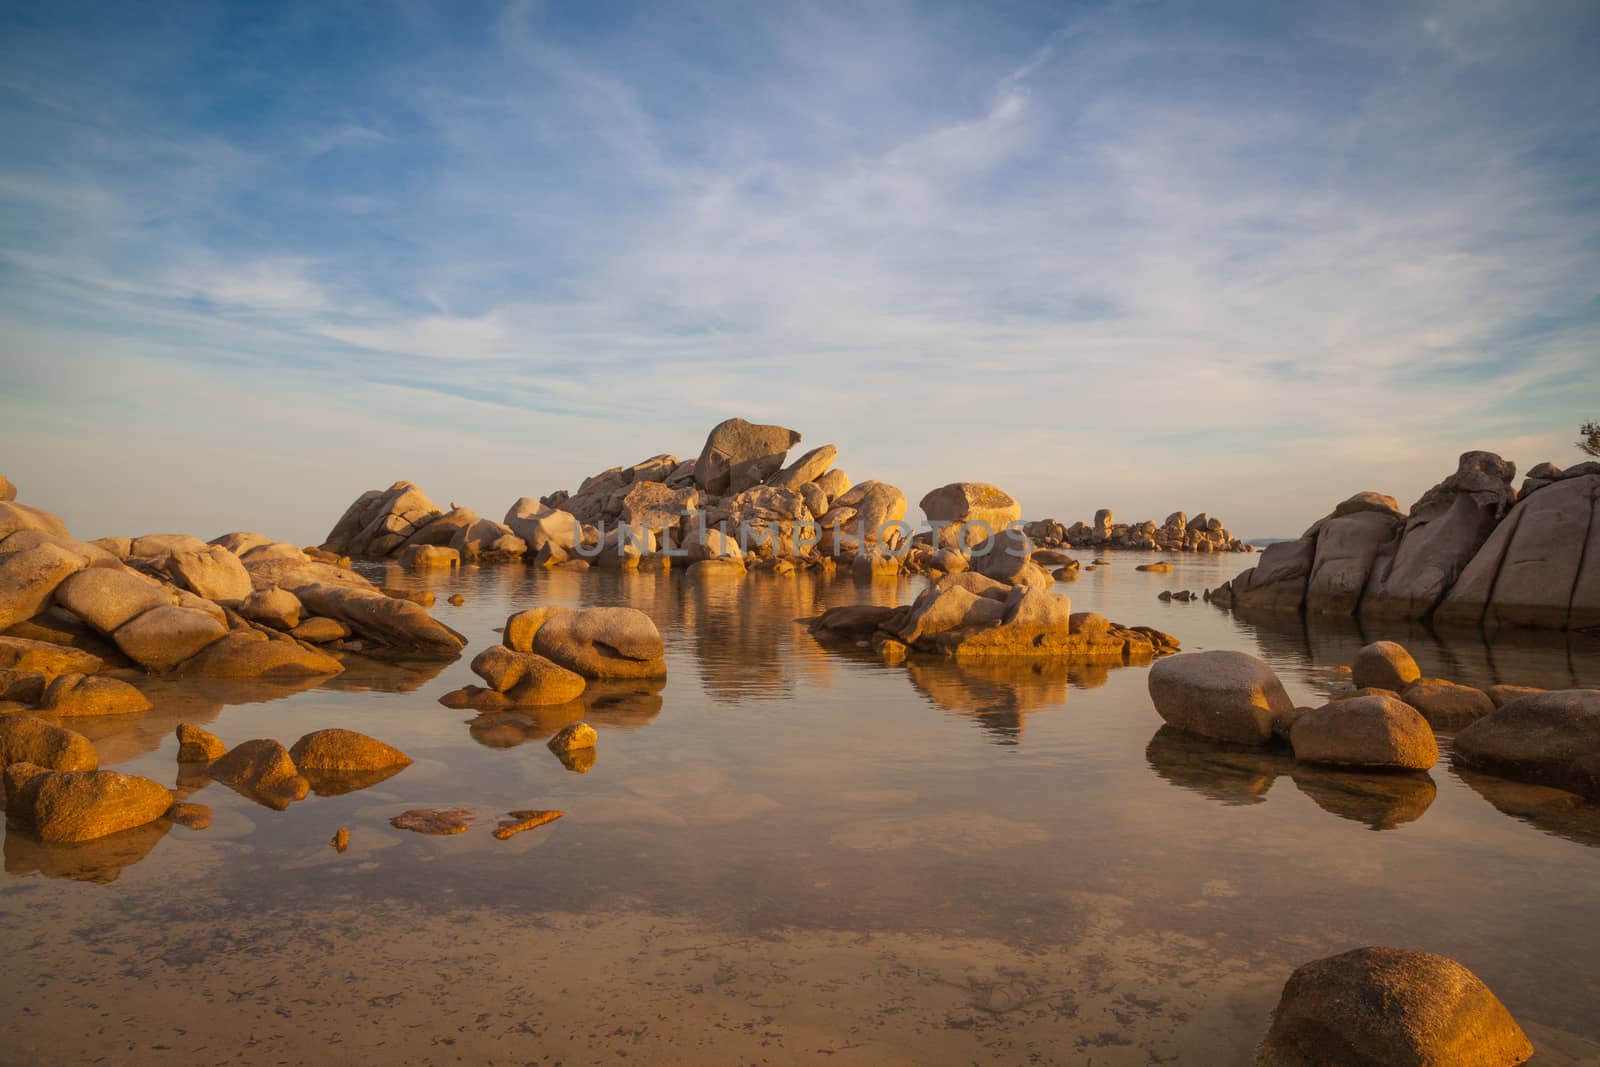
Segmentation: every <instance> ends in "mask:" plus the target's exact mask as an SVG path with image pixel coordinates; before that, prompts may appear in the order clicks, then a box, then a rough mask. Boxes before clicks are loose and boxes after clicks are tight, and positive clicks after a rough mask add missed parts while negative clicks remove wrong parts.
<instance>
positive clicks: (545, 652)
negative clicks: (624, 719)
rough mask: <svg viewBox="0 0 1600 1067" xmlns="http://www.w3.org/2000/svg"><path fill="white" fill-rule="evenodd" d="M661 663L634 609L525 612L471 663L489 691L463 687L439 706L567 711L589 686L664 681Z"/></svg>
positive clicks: (653, 635) (652, 636)
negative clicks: (560, 706) (619, 681)
mask: <svg viewBox="0 0 1600 1067" xmlns="http://www.w3.org/2000/svg"><path fill="white" fill-rule="evenodd" d="M665 655H666V648H665V645H664V644H663V643H662V640H661V633H660V631H658V630H657V629H656V624H655V623H654V622H652V621H651V619H650V616H648V615H646V614H645V613H644V612H642V611H639V610H638V609H637V608H622V607H600V608H564V607H539V608H529V609H528V610H526V611H520V612H518V613H517V614H515V615H513V616H511V617H510V618H509V619H507V620H506V625H505V629H504V631H503V635H502V638H501V643H500V644H498V645H491V646H490V647H488V648H486V649H484V650H483V651H482V652H480V653H478V655H477V656H476V657H474V659H473V661H472V671H473V673H474V674H476V675H477V676H478V677H480V678H482V679H483V680H484V682H486V683H487V686H477V685H469V686H465V687H463V688H461V689H457V690H454V691H452V692H450V693H446V694H445V695H444V696H443V697H441V698H440V703H442V704H444V705H445V706H446V707H451V708H476V709H477V710H479V711H502V710H505V709H508V708H521V707H540V706H544V705H550V704H565V703H567V702H568V701H572V700H576V699H577V698H578V697H580V696H582V695H583V692H584V690H585V689H586V688H587V687H588V684H589V682H590V681H611V680H617V679H629V680H631V679H650V678H663V677H665V676H666V673H667V662H666V658H665Z"/></svg>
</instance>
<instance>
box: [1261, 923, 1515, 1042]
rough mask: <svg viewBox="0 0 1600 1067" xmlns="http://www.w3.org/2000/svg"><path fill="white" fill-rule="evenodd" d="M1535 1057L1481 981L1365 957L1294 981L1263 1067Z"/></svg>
mask: <svg viewBox="0 0 1600 1067" xmlns="http://www.w3.org/2000/svg"><path fill="white" fill-rule="evenodd" d="M1532 1055H1533V1045H1532V1044H1531V1043H1529V1041H1528V1038H1527V1036H1526V1035H1525V1034H1524V1033H1523V1032H1522V1028H1521V1027H1519V1026H1518V1025H1517V1022H1516V1020H1515V1019H1513V1018H1512V1017H1511V1013H1510V1012H1508V1011H1507V1010H1506V1008H1505V1005H1504V1004H1502V1003H1500V1000H1499V998H1498V997H1496V996H1495V995H1494V993H1492V992H1490V990H1489V987H1488V986H1486V985H1484V984H1483V982H1481V981H1479V979H1478V977H1477V975H1475V974H1473V973H1472V972H1471V971H1469V970H1467V968H1465V967H1463V966H1462V965H1461V964H1459V963H1457V962H1456V961H1455V960H1452V959H1448V958H1446V957H1444V956H1436V955H1433V954H1432V953H1428V952H1412V951H1408V950H1406V949H1397V948H1381V947H1373V948H1358V949H1355V950H1354V951H1351V952H1345V953H1341V954H1340V955H1337V956H1330V957H1328V958H1327V959H1321V960H1316V961H1314V962H1311V963H1308V964H1305V965H1304V966H1302V967H1300V968H1298V969H1297V970H1296V971H1295V972H1294V974H1292V975H1290V976H1289V981H1288V982H1287V983H1286V984H1285V985H1284V987H1283V995H1282V996H1281V997H1280V998H1279V1000H1278V1006H1277V1008H1276V1009H1275V1010H1274V1011H1273V1013H1272V1023H1271V1026H1270V1027H1269V1028H1268V1031H1267V1036H1266V1038H1265V1039H1264V1040H1263V1041H1262V1043H1261V1045H1260V1047H1259V1048H1258V1049H1257V1052H1256V1063H1257V1064H1258V1065H1259V1067H1324V1065H1332V1064H1339V1065H1341V1067H1445V1065H1448V1067H1510V1065H1512V1064H1518V1063H1523V1062H1525V1061H1527V1060H1528V1058H1529V1057H1531V1056H1532Z"/></svg>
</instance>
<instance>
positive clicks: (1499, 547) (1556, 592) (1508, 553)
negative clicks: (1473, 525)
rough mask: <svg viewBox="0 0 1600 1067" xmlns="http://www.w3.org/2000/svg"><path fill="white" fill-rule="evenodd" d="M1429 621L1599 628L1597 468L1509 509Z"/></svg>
mask: <svg viewBox="0 0 1600 1067" xmlns="http://www.w3.org/2000/svg"><path fill="white" fill-rule="evenodd" d="M1434 619H1435V622H1436V623H1438V624H1439V625H1443V626H1451V625H1478V624H1480V623H1481V624H1483V625H1485V626H1490V627H1514V626H1528V627H1549V628H1557V629H1559V628H1568V629H1574V630H1577V629H1583V628H1587V627H1596V626H1600V474H1591V475H1584V476H1581V477H1576V478H1570V479H1565V480H1562V481H1559V482H1556V483H1555V484H1553V485H1551V486H1550V487H1549V488H1547V489H1544V490H1542V491H1541V492H1539V493H1536V494H1534V495H1533V496H1531V497H1529V498H1527V499H1524V500H1522V501H1520V502H1519V503H1518V504H1517V505H1516V506H1515V507H1513V508H1512V509H1511V512H1510V514H1508V515H1507V516H1506V517H1505V520H1504V521H1502V522H1501V523H1500V524H1499V525H1498V526H1497V527H1495V530H1494V533H1493V534H1491V535H1490V536H1489V537H1488V539H1487V540H1485V541H1484V543H1483V547H1481V548H1480V549H1478V551H1477V553H1476V554H1475V555H1474V556H1473V557H1472V560H1471V562H1470V563H1468V564H1467V565H1466V567H1465V569H1464V570H1462V572H1461V577H1460V578H1459V579H1458V580H1457V581H1456V583H1455V584H1454V585H1453V586H1452V587H1451V589H1450V592H1449V594H1448V595H1447V596H1446V597H1445V598H1444V602H1443V603H1442V604H1440V605H1439V610H1438V611H1437V612H1436V613H1435V616H1434Z"/></svg>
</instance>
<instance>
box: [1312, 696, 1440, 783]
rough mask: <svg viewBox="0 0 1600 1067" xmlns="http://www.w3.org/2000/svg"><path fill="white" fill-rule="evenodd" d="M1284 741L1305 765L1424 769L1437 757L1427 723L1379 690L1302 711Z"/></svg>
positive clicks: (1436, 750) (1401, 702)
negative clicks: (1286, 739)
mask: <svg viewBox="0 0 1600 1067" xmlns="http://www.w3.org/2000/svg"><path fill="white" fill-rule="evenodd" d="M1289 744H1290V746H1291V747H1293V749H1294V758H1295V759H1297V760H1304V761H1305V762H1306V763H1327V764H1334V765H1338V766H1348V767H1381V768H1385V769H1393V770H1408V771H1425V770H1427V769H1428V768H1429V767H1432V766H1433V765H1434V764H1435V763H1437V762H1438V761H1439V746H1438V743H1437V742H1435V741H1434V739H1433V729H1432V728H1431V727H1430V726H1429V725H1428V721H1427V720H1426V719H1424V718H1423V717H1422V716H1421V714H1419V713H1418V712H1417V709H1416V708H1413V707H1412V706H1411V705H1410V704H1407V703H1405V702H1404V701H1402V700H1400V699H1399V698H1397V697H1391V696H1383V695H1378V694H1374V695H1372V696H1363V697H1352V698H1350V699H1348V700H1336V701H1333V702H1332V703H1329V704H1325V705H1323V706H1322V707H1320V708H1316V709H1313V710H1309V711H1303V712H1301V713H1300V714H1298V715H1297V716H1295V719H1294V725H1293V726H1292V727H1291V728H1290V730H1289Z"/></svg>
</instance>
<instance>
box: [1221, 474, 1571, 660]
mask: <svg viewBox="0 0 1600 1067" xmlns="http://www.w3.org/2000/svg"><path fill="white" fill-rule="evenodd" d="M1515 475H1516V465H1515V464H1513V463H1511V462H1509V461H1507V460H1503V459H1501V458H1500V457H1499V456H1497V455H1495V454H1493V453H1491V452H1467V453H1465V454H1463V455H1462V456H1461V459H1460V462H1459V464H1458V466H1457V469H1456V472H1455V473H1454V474H1452V475H1450V476H1449V477H1447V478H1445V479H1444V480H1443V481H1441V482H1440V483H1439V484H1438V485H1435V486H1434V487H1433V488H1431V489H1429V490H1428V491H1427V492H1426V493H1424V494H1423V495H1422V497H1421V498H1420V499H1419V500H1418V501H1417V502H1416V503H1415V504H1413V505H1412V506H1411V509H1410V511H1409V512H1402V511H1401V510H1400V507H1399V504H1398V502H1397V501H1396V500H1395V499H1394V498H1393V497H1390V496H1385V495H1383V494H1381V493H1374V492H1365V493H1358V494H1356V495H1355V496H1352V497H1351V498H1350V499H1348V500H1346V501H1344V502H1343V503H1341V504H1340V505H1339V506H1338V507H1336V508H1334V510H1333V511H1332V512H1331V513H1330V514H1328V515H1326V516H1324V517H1323V518H1321V519H1319V520H1317V521H1316V522H1315V523H1313V524H1312V525H1311V527H1310V528H1309V529H1308V530H1306V532H1305V533H1304V534H1302V535H1301V536H1300V537H1299V538H1298V539H1296V540H1294V541H1285V542H1282V543H1281V544H1275V545H1271V546H1269V547H1268V548H1267V549H1266V550H1265V551H1264V552H1262V555H1261V562H1260V563H1259V564H1257V565H1256V566H1255V567H1253V568H1251V569H1250V570H1247V571H1245V572H1243V573H1242V574H1240V575H1238V576H1237V577H1235V578H1234V579H1233V580H1232V581H1230V582H1227V583H1225V584H1224V585H1222V586H1220V587H1219V588H1217V589H1214V590H1211V591H1210V592H1209V593H1208V594H1207V596H1208V599H1210V600H1211V601H1212V602H1213V603H1216V604H1219V605H1221V606H1223V607H1233V608H1237V609H1241V610H1259V611H1271V612H1301V611H1304V612H1307V613H1310V614H1323V615H1356V614H1359V615H1361V616H1362V617H1367V618H1391V619H1393V618H1400V619H1429V618H1431V619H1432V621H1433V622H1434V623H1435V624H1436V625H1442V626H1452V625H1457V626H1459V625H1469V626H1477V625H1484V626H1491V627H1503V626H1529V627H1548V628H1558V629H1559V628H1566V629H1589V628H1595V627H1600V463H1596V462H1587V463H1580V464H1578V465H1576V466H1573V467H1569V468H1567V469H1566V470H1560V469H1558V468H1556V466H1555V465H1554V464H1550V463H1541V464H1540V465H1539V466H1537V467H1535V468H1534V469H1533V471H1532V472H1530V474H1529V477H1528V478H1527V479H1526V480H1525V481H1524V482H1523V484H1522V487H1521V489H1520V490H1514V489H1513V488H1512V480H1513V479H1514V477H1515Z"/></svg>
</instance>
